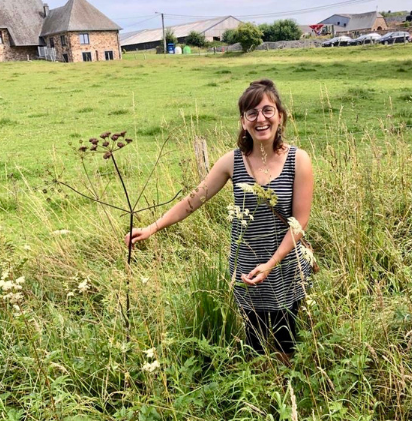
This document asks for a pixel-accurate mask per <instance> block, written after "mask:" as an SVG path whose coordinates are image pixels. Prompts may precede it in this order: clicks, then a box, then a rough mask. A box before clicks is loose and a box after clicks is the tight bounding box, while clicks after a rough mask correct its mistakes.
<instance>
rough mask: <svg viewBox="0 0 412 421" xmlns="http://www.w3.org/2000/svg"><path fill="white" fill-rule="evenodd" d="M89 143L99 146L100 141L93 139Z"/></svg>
mask: <svg viewBox="0 0 412 421" xmlns="http://www.w3.org/2000/svg"><path fill="white" fill-rule="evenodd" d="M89 142H90V143H91V144H92V145H98V144H99V140H98V139H96V138H95V137H92V138H91V139H89Z"/></svg>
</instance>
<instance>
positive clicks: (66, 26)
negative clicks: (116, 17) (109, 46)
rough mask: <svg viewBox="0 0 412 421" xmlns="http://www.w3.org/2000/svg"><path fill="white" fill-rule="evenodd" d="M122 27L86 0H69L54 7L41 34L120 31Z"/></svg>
mask: <svg viewBox="0 0 412 421" xmlns="http://www.w3.org/2000/svg"><path fill="white" fill-rule="evenodd" d="M120 29H122V28H121V27H120V26H118V25H117V24H116V23H114V22H113V21H112V20H110V19H109V18H108V17H107V16H105V15H104V14H103V13H102V12H100V11H99V10H98V9H96V8H95V7H94V6H92V5H91V4H90V3H89V2H87V1H86V0H69V1H68V2H67V3H66V4H65V5H64V6H62V7H58V8H57V9H52V10H50V12H49V15H48V16H47V18H46V19H45V21H44V25H43V29H42V31H41V36H47V35H52V34H57V33H60V32H72V31H118V30H120Z"/></svg>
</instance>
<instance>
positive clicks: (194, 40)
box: [186, 31, 207, 47]
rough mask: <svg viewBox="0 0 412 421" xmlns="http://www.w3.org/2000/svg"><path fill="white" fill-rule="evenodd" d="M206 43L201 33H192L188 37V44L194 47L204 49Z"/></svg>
mask: <svg viewBox="0 0 412 421" xmlns="http://www.w3.org/2000/svg"><path fill="white" fill-rule="evenodd" d="M206 43H207V42H206V38H205V35H204V34H201V33H200V32H196V31H192V32H190V33H189V35H188V36H187V37H186V44H188V45H192V46H194V47H204V46H205V45H206Z"/></svg>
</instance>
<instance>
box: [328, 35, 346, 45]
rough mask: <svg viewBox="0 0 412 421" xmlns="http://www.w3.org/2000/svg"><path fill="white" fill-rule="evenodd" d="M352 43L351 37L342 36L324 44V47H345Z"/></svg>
mask: <svg viewBox="0 0 412 421" xmlns="http://www.w3.org/2000/svg"><path fill="white" fill-rule="evenodd" d="M350 41H352V38H351V37H347V36H345V35H342V36H340V37H335V38H331V39H328V40H326V41H323V42H322V47H345V46H347V45H349V42H350Z"/></svg>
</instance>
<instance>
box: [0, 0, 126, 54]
mask: <svg viewBox="0 0 412 421" xmlns="http://www.w3.org/2000/svg"><path fill="white" fill-rule="evenodd" d="M120 29H121V28H120V27H119V26H118V25H116V24H115V23H114V22H113V21H111V20H110V19H109V18H107V17H106V16H105V15H104V14H103V13H101V12H100V11H99V10H97V9H96V8H95V7H94V6H92V5H91V4H90V3H88V2H87V1H86V0H69V1H68V2H67V3H66V4H65V5H64V6H62V7H58V8H56V9H52V10H49V7H48V5H47V4H43V3H42V2H41V0H19V1H17V2H16V1H15V0H1V2H0V61H10V60H27V59H34V58H45V59H48V60H58V61H65V62H78V61H96V60H115V59H120V58H121V49H120V42H119V30H120Z"/></svg>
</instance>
